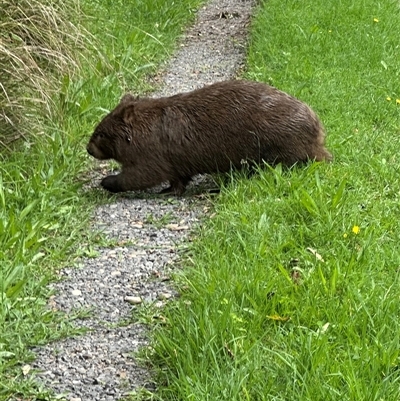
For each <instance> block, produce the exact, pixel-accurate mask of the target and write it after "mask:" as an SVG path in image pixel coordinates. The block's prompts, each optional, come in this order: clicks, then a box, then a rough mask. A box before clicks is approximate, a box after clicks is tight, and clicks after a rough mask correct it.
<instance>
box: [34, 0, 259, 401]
mask: <svg viewBox="0 0 400 401" xmlns="http://www.w3.org/2000/svg"><path fill="white" fill-rule="evenodd" d="M254 4H255V1H254V0H251V1H250V0H212V1H210V2H209V3H208V4H206V5H205V6H204V7H202V8H201V9H200V10H199V12H198V17H197V21H196V23H195V24H194V25H193V26H192V27H191V28H189V29H188V31H187V33H186V36H185V38H184V40H183V41H182V43H181V44H180V47H179V50H178V51H177V52H176V54H175V56H173V58H172V59H171V60H170V61H169V62H168V64H166V65H165V67H164V68H163V71H162V72H161V73H160V74H158V75H157V76H155V77H153V78H152V79H153V81H154V83H155V84H158V86H159V87H160V88H161V89H160V90H159V91H158V92H157V93H155V94H154V96H168V95H172V94H174V93H177V92H183V91H189V90H192V89H195V88H198V87H201V86H203V85H205V84H209V83H212V82H216V81H221V80H225V79H228V78H232V77H234V76H235V74H237V72H238V70H240V68H241V67H242V63H243V54H244V49H245V45H246V43H245V39H246V31H247V29H246V28H247V25H248V22H249V19H250V14H251V11H252V7H253V6H254ZM107 169H108V167H107V164H105V165H104V164H100V168H99V171H97V172H95V173H94V174H95V176H94V177H93V179H94V184H93V185H95V186H96V187H97V186H98V181H99V180H100V179H101V177H102V176H104V174H105V172H106V171H107ZM207 180H208V181H207ZM209 181H210V180H209V179H207V178H206V179H204V177H200V176H199V177H196V178H195V179H194V180H193V181H192V183H191V189H193V192H194V193H196V191H197V192H200V194H201V192H202V188H204V187H203V186H204V185H205V186H206V187H207V185H210V184H208V183H207V182H209ZM93 185H92V186H91V187H88V188H85V190H88V191H93V190H94V189H93ZM211 185H214V184H212V183H211ZM199 188H200V190H199ZM95 190H97V189H95ZM98 190H100V189H98ZM157 190H159V188H158V189H156V190H155V191H157ZM149 192H150V193H151V192H154V191H149ZM188 192H189V193H190V190H189V191H188ZM204 211H207V205H206V204H205V201H204V200H202V198H201V195H197V196H194V195H192V196H185V197H181V198H176V197H171V198H168V197H165V196H164V195H163V196H154V195H153V196H151V195H148V194H143V193H139V192H135V193H134V192H132V193H126V194H120V195H118V196H117V197H116V199H115V201H114V202H113V203H112V204H108V205H103V206H99V207H98V208H97V209H96V210H95V211H94V213H93V224H92V227H93V230H95V231H98V230H100V231H102V232H104V233H105V235H106V236H107V237H108V238H110V239H113V240H115V241H116V243H117V246H116V247H114V248H112V249H109V248H99V249H97V252H98V255H97V256H96V257H95V258H83V259H82V261H81V264H80V266H81V268H79V269H77V268H72V267H71V268H66V269H63V270H62V271H60V278H61V279H62V280H60V282H57V283H54V284H52V287H53V288H54V289H55V290H56V295H55V296H52V297H51V298H50V300H49V307H51V308H52V309H58V310H61V311H63V312H65V313H73V312H74V311H75V310H76V309H80V308H84V309H88V310H90V311H91V312H92V313H91V315H90V317H89V318H87V319H80V320H77V321H76V325H77V327H82V328H86V329H88V332H87V333H86V334H85V335H81V336H78V337H75V338H67V339H63V340H61V341H57V342H54V343H51V344H48V345H46V346H44V347H37V348H36V349H35V350H34V351H35V352H36V356H37V358H36V361H35V362H33V363H32V367H33V368H34V370H36V371H38V372H39V373H36V378H37V379H38V380H39V381H40V382H41V383H42V384H43V385H44V387H45V388H47V389H49V390H53V391H54V392H55V394H58V395H61V394H64V395H63V397H64V398H59V399H65V400H68V401H79V400H85V401H91V400H93V401H94V400H95V401H103V400H104V401H105V400H119V399H121V398H123V397H124V396H126V395H127V394H129V392H132V391H134V390H135V389H137V388H140V387H143V386H145V387H147V388H148V389H150V390H151V389H153V388H154V387H153V385H152V380H151V375H150V373H149V372H148V371H147V370H146V369H145V368H144V367H141V366H140V365H139V364H138V363H137V361H136V359H135V356H134V355H135V352H136V351H138V350H139V349H140V348H143V347H145V346H147V333H146V330H145V327H143V326H142V325H141V324H139V323H132V321H134V320H135V319H132V314H133V316H134V314H135V310H136V308H138V307H140V306H138V305H139V304H140V303H151V304H152V305H155V306H156V307H158V308H162V307H163V306H164V305H165V302H171V299H172V298H173V297H174V296H177V295H178V294H176V293H175V291H174V289H173V288H171V286H170V283H169V280H170V276H171V273H172V271H173V270H174V269H176V268H177V263H176V262H177V261H178V259H179V253H180V250H181V249H184V242H185V241H188V240H190V233H191V230H192V229H193V227H194V226H195V225H196V224H198V221H199V218H200V217H201V215H202V214H203V213H204ZM121 322H124V324H123V325H122V324H120V323H121Z"/></svg>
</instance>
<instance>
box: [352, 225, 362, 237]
mask: <svg viewBox="0 0 400 401" xmlns="http://www.w3.org/2000/svg"><path fill="white" fill-rule="evenodd" d="M351 231H353V233H354V234H356V235H357V234H359V232H360V227H359V226H353V228H352V230H351Z"/></svg>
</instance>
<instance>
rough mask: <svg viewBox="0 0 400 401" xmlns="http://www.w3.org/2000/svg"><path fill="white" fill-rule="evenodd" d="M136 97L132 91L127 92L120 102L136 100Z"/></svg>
mask: <svg viewBox="0 0 400 401" xmlns="http://www.w3.org/2000/svg"><path fill="white" fill-rule="evenodd" d="M135 100H136V98H135V97H134V96H132V95H131V94H130V93H126V94H125V95H124V96H122V98H121V100H120V103H129V102H134V101H135Z"/></svg>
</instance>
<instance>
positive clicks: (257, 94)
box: [87, 80, 332, 194]
mask: <svg viewBox="0 0 400 401" xmlns="http://www.w3.org/2000/svg"><path fill="white" fill-rule="evenodd" d="M324 140H325V135H324V130H323V127H322V124H321V122H320V121H319V119H318V117H317V116H316V114H315V113H314V112H313V111H312V110H311V109H310V107H308V106H307V105H306V104H304V103H302V102H301V101H299V100H297V99H295V98H294V97H292V96H290V95H288V94H286V93H284V92H281V91H279V90H277V89H275V88H273V87H271V86H269V85H266V84H263V83H259V82H252V81H245V80H233V81H224V82H219V83H215V84H213V85H209V86H205V87H203V88H201V89H197V90H194V91H192V92H188V93H181V94H177V95H174V96H171V97H163V98H159V99H152V98H143V99H142V98H134V97H133V96H131V95H129V94H128V95H125V96H124V97H123V98H122V99H121V102H120V103H119V105H118V106H117V107H116V108H115V109H114V110H113V111H112V112H111V113H109V114H108V115H107V116H105V117H104V119H103V120H102V121H101V122H100V124H99V125H98V126H97V127H96V129H95V131H94V133H93V135H92V137H91V138H90V141H89V144H88V146H87V151H88V152H89V154H91V155H92V156H93V157H95V158H96V159H100V160H105V159H114V160H116V161H117V162H119V163H121V165H122V171H121V173H120V174H118V175H110V176H107V177H105V178H104V179H103V180H102V182H101V185H102V186H103V187H104V188H105V189H107V190H109V191H111V192H122V191H130V190H139V189H146V188H150V187H153V186H155V185H157V184H160V183H162V182H164V181H169V182H170V189H171V190H173V191H174V192H175V193H176V194H181V193H182V192H183V191H184V190H185V186H186V184H187V183H188V182H189V181H190V179H191V177H192V176H194V175H196V174H201V173H214V172H221V173H224V172H228V171H229V170H230V169H231V168H232V167H234V168H238V169H240V168H241V167H242V166H243V165H244V164H245V165H257V164H261V163H262V162H266V163H268V164H271V165H274V164H277V163H283V164H285V165H288V166H291V165H293V164H295V163H299V162H306V161H308V160H317V161H322V160H331V159H332V156H331V154H330V153H329V152H328V151H327V150H326V148H325V147H324Z"/></svg>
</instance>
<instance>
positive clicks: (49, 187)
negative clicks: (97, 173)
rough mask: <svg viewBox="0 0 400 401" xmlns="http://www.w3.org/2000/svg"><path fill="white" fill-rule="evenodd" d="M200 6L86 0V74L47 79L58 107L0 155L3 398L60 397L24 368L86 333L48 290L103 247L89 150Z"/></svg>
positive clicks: (191, 1)
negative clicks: (55, 344) (53, 305)
mask: <svg viewBox="0 0 400 401" xmlns="http://www.w3.org/2000/svg"><path fill="white" fill-rule="evenodd" d="M199 3H200V1H199V0H184V1H181V2H179V4H178V3H176V2H173V1H169V0H164V1H161V0H153V1H135V2H131V3H129V4H127V3H126V2H122V1H117V2H115V1H113V2H111V1H109V2H107V1H101V2H100V1H99V2H96V1H91V0H86V1H84V2H81V7H82V9H83V10H84V11H85V13H86V14H87V15H86V16H83V15H81V14H77V15H73V16H71V20H72V21H73V20H76V21H80V23H82V24H84V26H85V28H86V29H88V31H89V32H91V34H87V35H88V37H87V39H88V42H86V43H90V45H87V48H86V49H85V50H84V51H82V54H80V55H79V57H78V60H77V61H79V63H77V66H78V67H79V69H78V70H76V71H74V72H73V73H72V72H66V71H63V70H56V71H54V70H51V69H49V70H47V71H46V74H48V78H49V79H53V80H54V82H55V84H54V85H55V87H56V88H57V90H56V91H55V92H51V93H46V94H45V96H46V97H50V98H51V102H50V103H48V104H47V108H46V110H43V114H42V115H35V114H32V115H31V118H32V121H35V124H32V126H31V132H30V133H29V134H30V135H29V136H27V140H26V141H25V142H24V143H20V144H19V145H20V146H17V147H16V150H15V151H14V152H9V151H5V150H3V153H1V154H0V160H1V163H0V260H1V262H0V269H1V270H0V276H1V281H0V282H1V287H0V327H1V330H0V400H8V399H10V398H11V397H14V398H18V397H19V398H24V399H31V400H34V399H50V397H51V396H50V395H49V394H48V391H47V390H46V389H44V388H41V387H39V386H38V385H37V384H35V377H34V376H33V377H32V376H31V375H29V376H27V377H25V376H24V374H23V370H22V367H23V366H24V365H25V364H29V363H30V362H31V361H32V359H33V354H32V352H31V347H32V346H35V345H38V344H45V343H48V342H49V341H53V340H55V339H58V338H60V337H64V336H66V335H69V334H72V333H75V332H76V330H75V329H73V327H72V325H71V321H72V320H73V319H74V318H75V317H76V316H74V315H69V316H65V315H63V314H61V313H58V312H56V311H52V310H50V309H49V308H48V307H47V299H48V297H49V296H50V295H51V291H50V289H49V288H48V287H47V286H46V285H47V284H48V283H49V282H50V281H53V280H54V279H56V277H57V270H58V269H59V268H61V267H63V266H65V265H66V264H68V265H69V266H74V265H75V264H76V263H79V257H80V256H91V255H93V245H94V244H96V243H99V242H100V241H102V238H101V237H99V236H97V235H96V234H95V233H91V230H90V228H89V227H88V220H89V217H90V210H91V209H92V208H93V207H94V205H96V204H98V203H100V202H106V201H107V199H109V197H108V196H107V195H105V194H104V193H103V192H102V191H96V190H93V191H89V192H87V191H83V190H82V184H83V183H84V182H85V180H86V177H87V176H88V174H87V173H88V170H89V169H90V168H91V167H92V166H93V165H94V164H92V163H94V162H92V160H89V157H88V156H87V154H86V150H85V146H86V143H87V141H88V139H89V136H90V135H91V132H92V130H93V128H94V126H95V124H96V123H98V121H99V119H100V118H101V117H102V116H103V115H104V114H105V112H106V111H107V109H110V108H112V107H114V106H115V105H116V104H117V103H118V101H119V98H120V96H121V95H122V93H124V91H126V90H128V89H129V90H133V91H134V92H136V93H139V92H143V91H144V90H148V89H149V88H150V85H149V84H148V83H146V78H147V77H148V75H149V74H152V73H155V72H156V71H157V68H159V66H160V63H161V62H162V61H163V60H165V59H166V58H167V57H168V56H169V55H170V53H171V51H172V50H173V46H174V43H175V42H176V40H177V38H178V37H179V36H180V35H181V33H182V29H183V27H184V26H185V25H186V24H187V23H188V22H189V21H190V19H191V18H192V17H193V15H194V14H193V11H194V10H195V8H196V7H198V5H199ZM35 4H36V3H35ZM1 16H3V14H2V15H1ZM88 17H89V19H88ZM92 35H93V36H92ZM0 36H1V35H0ZM66 50H67V49H66ZM74 51H75V53H78V52H77V49H75V50H74ZM21 90H22V91H23V88H20V89H19V92H18V93H21ZM26 90H27V91H28V88H27V89H26ZM29 90H31V89H29ZM40 90H41V91H42V90H44V87H43V88H40ZM10 93H11V92H10ZM3 100H4V99H3ZM38 122H40V125H38V124H37V123H38Z"/></svg>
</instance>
